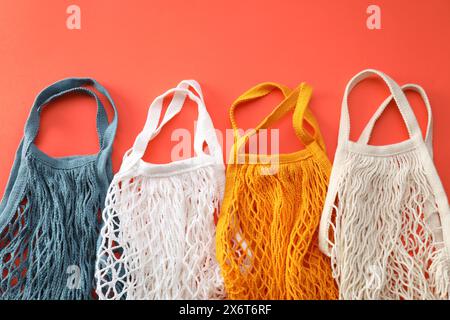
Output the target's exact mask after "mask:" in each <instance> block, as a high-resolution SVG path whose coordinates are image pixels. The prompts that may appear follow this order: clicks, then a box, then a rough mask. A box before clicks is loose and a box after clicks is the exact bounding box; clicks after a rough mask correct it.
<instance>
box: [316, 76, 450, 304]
mask: <svg viewBox="0 0 450 320" xmlns="http://www.w3.org/2000/svg"><path fill="white" fill-rule="evenodd" d="M371 75H378V76H380V77H381V78H382V79H383V80H384V81H385V82H386V84H387V85H388V87H389V89H390V91H391V94H392V95H391V96H390V97H389V98H387V99H386V100H385V101H384V103H383V104H382V105H381V106H380V107H379V109H378V110H377V111H376V112H375V114H374V115H373V117H372V119H371V120H370V121H369V122H368V124H367V126H366V128H365V129H364V131H363V133H362V134H361V137H360V138H359V140H358V141H357V142H353V141H350V140H349V133H350V120H349V111H348V103H347V98H348V95H349V93H350V91H351V90H352V89H353V87H354V86H355V85H356V84H357V83H359V82H360V81H362V80H364V79H365V78H367V77H369V76H371ZM403 90H413V91H416V92H418V93H419V94H420V95H421V96H422V98H423V100H424V102H425V105H426V106H427V109H428V127H427V132H426V137H425V139H423V137H422V133H421V130H420V127H419V125H418V123H417V120H416V117H415V116H414V113H413V111H412V109H411V107H410V105H409V103H408V100H407V98H406V96H405V95H404V93H403ZM392 98H393V99H394V100H395V102H396V104H397V107H398V109H399V111H400V113H401V115H402V117H403V119H404V122H405V124H406V127H407V129H408V132H409V136H410V137H409V139H408V140H406V141H403V142H400V143H396V144H391V145H385V146H375V145H369V144H368V142H369V139H370V135H371V132H372V129H373V127H374V125H375V123H376V121H377V119H378V118H379V116H380V115H381V114H382V113H383V111H384V109H385V108H386V106H387V105H388V104H389V103H390V101H391V100H392ZM449 217H450V212H449V207H448V202H447V197H446V195H445V192H444V189H443V186H442V184H441V181H440V180H439V177H438V174H437V172H436V169H435V167H434V164H433V150H432V114H431V107H430V104H429V101H428V98H427V96H426V94H425V91H424V90H423V89H422V88H421V87H419V86H417V85H405V86H403V87H402V88H400V87H399V86H398V85H397V84H396V83H395V82H394V81H393V80H392V79H391V78H389V77H388V76H387V75H385V74H383V73H382V72H379V71H376V70H365V71H362V72H361V73H359V74H357V75H356V76H355V77H354V78H353V79H352V80H351V81H350V82H349V84H348V85H347V88H346V90H345V94H344V98H343V103H342V113H341V122H340V128H339V141H338V147H337V151H336V155H335V160H334V164H333V169H332V174H331V178H330V184H329V188H328V193H327V198H326V201H325V206H324V211H323V215H322V220H321V225H320V237H319V242H320V248H321V250H322V251H323V252H324V253H326V254H328V255H329V256H331V261H332V268H333V275H334V277H335V279H336V281H337V283H338V285H339V294H340V298H341V299H448V298H449V290H450V278H449V263H450V259H449V248H450V238H449V233H450V218H449Z"/></svg>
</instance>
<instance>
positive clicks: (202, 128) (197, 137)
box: [121, 80, 223, 171]
mask: <svg viewBox="0 0 450 320" xmlns="http://www.w3.org/2000/svg"><path fill="white" fill-rule="evenodd" d="M190 88H193V90H194V92H196V93H197V95H198V96H197V95H195V94H194V93H193V92H192V91H190V90H189V89H190ZM171 94H173V97H172V100H171V102H170V104H169V106H168V107H167V111H166V113H165V114H164V117H163V119H162V121H161V123H160V124H159V126H158V123H159V120H160V118H161V112H162V107H163V102H164V99H165V98H166V97H167V96H169V95H171ZM186 97H189V98H190V99H191V100H192V101H194V102H195V103H196V104H197V106H198V118H197V127H196V129H195V134H194V151H195V154H196V155H200V154H204V151H203V144H204V143H205V142H206V144H207V145H208V148H209V150H210V154H211V155H212V156H213V157H214V158H216V159H217V160H218V161H220V162H223V159H222V152H221V147H220V145H219V142H218V140H217V135H216V132H215V129H214V126H213V124H212V120H211V117H210V116H209V114H208V111H207V110H206V106H205V102H204V100H203V94H202V91H201V88H200V85H199V84H198V82H197V81H195V80H183V81H181V82H180V83H179V84H178V85H177V87H176V88H173V89H169V90H167V91H166V92H165V93H163V94H162V95H160V96H158V97H156V99H155V100H154V101H153V102H152V104H151V105H150V107H149V112H148V115H147V121H146V122H145V125H144V128H143V129H142V131H141V132H140V133H139V134H138V136H137V137H136V140H135V142H134V145H133V147H132V148H131V149H130V150H128V151H127V152H126V153H125V156H124V159H123V163H122V167H121V171H123V170H127V169H129V168H131V167H132V166H133V165H135V164H136V162H137V161H139V160H140V159H141V158H142V156H143V155H144V153H145V150H146V149H147V145H148V143H149V142H150V141H151V140H152V139H154V138H155V137H156V136H157V135H158V133H159V132H160V131H161V129H162V128H163V127H164V125H165V124H166V123H167V122H169V121H170V120H171V119H172V118H173V117H175V116H176V115H177V114H178V113H179V112H180V111H181V110H182V108H183V105H184V102H185V100H186Z"/></svg>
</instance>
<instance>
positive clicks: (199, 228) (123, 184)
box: [96, 80, 225, 299]
mask: <svg viewBox="0 0 450 320" xmlns="http://www.w3.org/2000/svg"><path fill="white" fill-rule="evenodd" d="M189 89H193V91H194V92H196V94H194V93H193V91H191V90H189ZM172 94H173V98H172V101H171V102H170V104H169V106H168V107H167V111H166V113H165V115H164V117H163V119H162V121H161V124H159V125H158V123H159V120H160V116H161V111H162V106H163V100H164V98H165V97H167V96H169V95H172ZM186 97H189V98H190V99H191V100H193V101H194V102H196V103H197V105H198V120H197V124H196V129H195V136H194V151H195V156H194V157H193V158H189V159H184V160H178V161H175V162H171V163H167V164H151V163H147V162H144V161H143V160H142V156H143V154H144V152H145V150H146V148H147V144H148V142H149V141H150V140H152V139H153V138H154V137H155V136H156V135H157V134H158V133H159V132H160V130H161V129H162V127H163V126H164V125H165V124H166V123H167V122H168V121H170V120H171V119H172V118H173V117H174V116H176V115H177V114H178V113H179V112H180V111H181V109H182V106H183V104H184V101H185V99H186ZM205 143H206V145H207V146H208V150H209V152H208V153H207V152H205V151H204V148H203V146H204V144H205ZM224 179H225V177H224V164H223V157H222V151H221V147H220V145H219V143H218V140H217V136H216V132H215V129H214V127H213V124H212V121H211V118H210V116H209V114H208V112H207V110H206V107H205V103H204V101H203V96H202V92H201V89H200V86H199V84H198V83H197V82H195V81H193V80H190V81H182V82H181V83H180V84H179V85H178V86H177V87H176V88H174V89H171V90H168V91H167V92H166V93H164V94H163V95H161V96H159V97H157V98H156V99H155V101H154V102H153V103H152V105H151V106H150V109H149V113H148V118H147V121H146V124H145V126H144V129H143V130H142V132H141V133H140V134H139V135H138V136H137V139H136V141H135V143H134V145H133V147H132V148H131V149H130V150H129V151H128V152H127V153H126V154H125V157H124V159H123V163H122V166H121V168H120V170H119V172H118V173H117V174H116V175H115V176H114V179H113V181H112V183H111V185H110V187H109V191H108V195H107V197H106V203H105V209H104V211H103V220H104V226H103V228H102V230H101V240H100V242H101V243H100V245H99V249H98V257H97V263H96V279H97V294H98V296H99V298H100V299H220V298H223V296H224V289H223V281H222V278H221V276H220V270H219V266H218V264H217V261H216V258H215V225H214V213H215V211H216V210H217V208H218V207H219V205H220V204H219V202H220V201H221V200H222V196H223V185H224Z"/></svg>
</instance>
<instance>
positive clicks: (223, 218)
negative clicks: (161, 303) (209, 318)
mask: <svg viewBox="0 0 450 320" xmlns="http://www.w3.org/2000/svg"><path fill="white" fill-rule="evenodd" d="M273 90H280V91H281V92H282V93H283V95H284V99H283V101H282V102H281V103H280V104H279V105H278V106H277V108H276V109H275V110H274V111H273V112H272V113H271V114H270V115H269V116H267V117H266V118H265V119H264V120H263V121H262V123H261V124H259V125H258V126H257V127H256V128H255V129H253V130H251V131H250V132H248V133H247V134H245V135H243V136H240V135H239V130H238V126H237V124H236V121H235V118H234V110H235V108H236V107H237V106H239V105H241V104H242V103H243V102H250V101H252V100H255V99H258V98H261V97H263V96H266V95H268V94H269V93H270V92H272V91H273ZM311 93H312V89H311V87H310V86H309V85H307V84H306V83H303V84H301V85H299V86H298V87H297V88H295V89H294V90H292V89H290V88H288V87H285V86H282V85H279V84H275V83H263V84H260V85H257V86H256V87H254V88H252V89H250V90H249V91H247V92H245V93H244V94H243V95H241V96H240V97H239V98H238V99H237V100H236V101H235V102H234V104H233V105H232V107H231V109H230V118H231V123H232V126H233V129H234V132H235V144H234V146H233V148H232V151H231V155H230V163H229V164H228V168H227V173H226V189H225V198H224V202H223V205H222V210H221V212H220V216H219V219H218V224H217V236H216V237H217V240H216V246H217V258H218V261H219V263H220V266H221V269H222V275H223V278H224V282H225V288H226V293H227V297H228V298H229V299H335V298H337V288H336V285H335V283H334V281H333V278H332V274H331V268H330V262H329V259H328V258H327V257H326V256H325V255H323V254H322V253H321V252H320V250H319V247H318V232H317V231H318V230H317V229H318V226H319V220H320V214H321V212H322V207H323V203H324V200H325V195H326V190H327V183H328V177H329V173H330V170H331V165H330V162H329V160H328V158H327V156H326V153H325V146H324V143H323V139H322V136H321V134H320V130H319V127H318V124H317V121H316V119H315V118H314V116H313V114H312V113H311V111H310V110H309V108H308V102H309V99H310V97H311ZM292 110H294V115H293V126H294V128H295V131H296V134H297V136H298V137H299V138H300V140H301V141H302V142H303V144H304V145H305V149H304V150H300V151H298V152H295V153H291V154H273V155H255V154H246V153H245V149H244V146H245V144H246V142H247V141H248V140H249V138H250V137H251V136H252V135H255V134H257V133H258V132H260V130H262V129H267V128H268V126H269V125H270V124H272V123H273V122H275V121H277V120H279V119H280V118H281V117H282V116H283V115H285V114H286V113H287V112H289V111H292ZM304 121H306V122H308V124H309V125H310V126H311V127H312V128H313V130H314V134H310V133H309V132H308V131H307V130H305V128H304V126H303V122H304Z"/></svg>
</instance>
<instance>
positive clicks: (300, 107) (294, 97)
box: [230, 82, 325, 160]
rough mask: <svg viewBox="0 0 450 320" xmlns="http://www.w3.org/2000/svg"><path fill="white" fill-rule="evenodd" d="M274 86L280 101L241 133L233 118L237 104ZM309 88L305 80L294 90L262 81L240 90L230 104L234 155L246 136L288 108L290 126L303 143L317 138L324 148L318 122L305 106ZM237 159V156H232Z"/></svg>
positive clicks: (248, 100)
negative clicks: (281, 97)
mask: <svg viewBox="0 0 450 320" xmlns="http://www.w3.org/2000/svg"><path fill="white" fill-rule="evenodd" d="M274 90H280V91H281V93H282V94H283V97H284V99H283V101H281V102H280V103H279V104H278V106H277V107H276V108H275V109H274V110H273V111H272V112H271V113H270V114H269V115H268V116H266V117H265V118H264V119H263V120H262V121H261V122H260V123H259V124H258V125H257V126H256V127H255V128H254V129H253V130H251V131H250V132H248V133H247V134H245V135H243V136H240V135H239V128H238V125H237V123H236V119H235V115H234V113H235V110H236V108H237V107H238V106H239V105H241V104H243V103H246V102H250V101H253V100H256V99H259V98H262V97H264V96H266V95H268V94H269V93H271V92H272V91H274ZM311 95H312V88H311V87H310V86H309V85H308V84H306V83H301V84H300V85H299V86H298V87H297V88H295V89H294V90H292V89H290V88H288V87H286V86H284V85H281V84H277V83H273V82H265V83H261V84H258V85H256V86H255V87H253V88H251V89H249V90H248V91H246V92H245V93H243V94H242V95H241V96H240V97H238V98H237V99H236V101H235V102H234V103H233V104H232V106H231V108H230V120H231V125H232V127H233V131H234V141H235V144H234V146H233V151H232V152H233V158H234V159H235V158H236V157H237V153H238V151H239V150H240V148H242V147H243V146H244V145H245V143H246V142H247V141H248V139H249V138H250V137H251V136H253V135H255V134H257V133H258V132H259V131H260V130H261V129H266V128H268V127H269V126H270V125H271V124H273V123H275V122H276V121H278V120H279V119H281V118H282V117H283V116H284V115H285V114H286V113H287V112H289V111H291V110H294V115H293V118H292V121H293V126H294V129H295V133H296V135H297V137H298V138H299V139H300V141H302V143H303V144H304V145H306V146H307V145H308V144H310V143H312V142H313V141H317V142H318V143H319V145H320V146H321V147H322V149H323V150H325V144H324V142H323V138H322V135H321V133H320V129H319V125H318V123H317V120H316V119H315V117H314V115H313V114H312V113H311V111H310V110H309V108H308V104H309V100H310V99H311ZM304 120H306V121H307V122H308V123H309V125H310V126H311V127H312V128H313V130H314V134H313V135H311V134H310V133H309V132H308V131H307V130H305V128H304V124H303V121H304ZM235 160H236V159H235Z"/></svg>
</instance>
